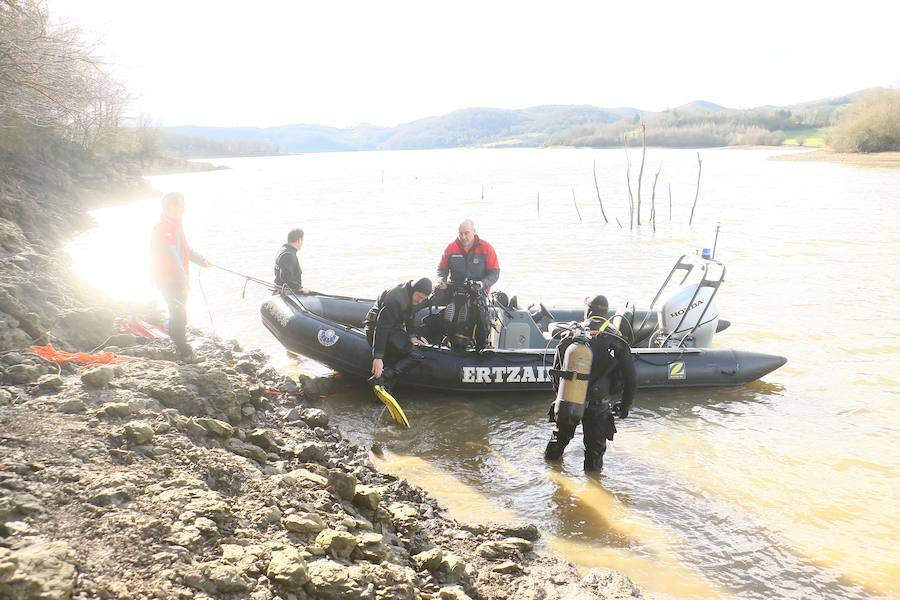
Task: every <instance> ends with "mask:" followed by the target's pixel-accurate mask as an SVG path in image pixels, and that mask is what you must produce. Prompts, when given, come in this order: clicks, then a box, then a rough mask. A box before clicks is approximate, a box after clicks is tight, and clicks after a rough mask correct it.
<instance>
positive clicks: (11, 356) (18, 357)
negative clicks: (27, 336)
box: [0, 340, 31, 365]
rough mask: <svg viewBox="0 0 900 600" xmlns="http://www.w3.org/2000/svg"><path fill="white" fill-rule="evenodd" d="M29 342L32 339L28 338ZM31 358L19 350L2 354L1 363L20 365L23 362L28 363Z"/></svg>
mask: <svg viewBox="0 0 900 600" xmlns="http://www.w3.org/2000/svg"><path fill="white" fill-rule="evenodd" d="M28 341H29V342H30V341H31V340H28ZM29 360H30V359H29V358H28V357H27V356H25V355H24V354H19V353H18V352H10V353H8V354H4V355H2V356H0V363H3V364H4V365H19V364H22V363H27V362H28V361H29Z"/></svg>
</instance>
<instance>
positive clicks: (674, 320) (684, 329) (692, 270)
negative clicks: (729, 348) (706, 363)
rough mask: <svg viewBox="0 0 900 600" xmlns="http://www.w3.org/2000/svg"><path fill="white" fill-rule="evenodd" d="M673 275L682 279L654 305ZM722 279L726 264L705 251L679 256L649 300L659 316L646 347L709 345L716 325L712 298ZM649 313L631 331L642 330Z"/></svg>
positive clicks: (668, 287)
mask: <svg viewBox="0 0 900 600" xmlns="http://www.w3.org/2000/svg"><path fill="white" fill-rule="evenodd" d="M676 275H678V276H681V281H680V282H679V283H677V284H675V285H677V286H678V287H677V288H676V289H675V290H674V291H672V292H671V293H669V295H668V296H666V297H665V298H664V300H663V301H662V303H661V304H657V301H659V300H660V298H661V297H662V296H663V292H666V291H668V290H670V289H671V288H670V286H669V284H670V282H672V280H673V278H674V277H676ZM689 277H690V279H691V280H690V281H689V280H688V278H689ZM723 281H725V265H723V264H722V263H720V262H718V261H715V260H712V259H710V258H706V256H705V253H704V256H688V255H683V256H681V257H680V258H679V259H678V260H677V261H676V262H675V266H674V267H672V270H671V271H670V272H669V276H668V277H666V280H665V281H664V282H663V284H662V285H661V286H660V288H659V291H658V292H656V296H655V297H654V298H653V302H651V303H650V311H653V310H654V309H656V310H657V311H658V318H657V328H656V330H655V331H654V332H653V334H652V335H650V339H649V346H650V347H657V348H659V347H662V348H681V347H694V348H707V347H709V346H710V345H712V338H713V335H714V334H715V333H716V329H717V328H718V325H719V309H718V308H717V307H716V303H715V297H716V293H717V292H718V291H719V287H720V286H721V285H722V282H723ZM657 307H658V308H657ZM649 314H651V313H649V312H648V315H647V316H645V317H644V319H643V321H641V324H640V326H638V327H637V328H636V329H635V330H634V331H641V330H643V328H644V325H645V324H646V322H647V320H648V317H649Z"/></svg>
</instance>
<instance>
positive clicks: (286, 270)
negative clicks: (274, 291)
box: [275, 229, 309, 294]
mask: <svg viewBox="0 0 900 600" xmlns="http://www.w3.org/2000/svg"><path fill="white" fill-rule="evenodd" d="M302 246H303V230H302V229H291V230H290V232H288V238H287V243H286V244H284V245H283V246H282V247H281V250H279V251H278V255H277V256H276V257H275V287H277V288H278V289H279V290H280V289H283V288H284V287H285V286H286V287H288V288H289V289H291V290H293V291H294V292H299V293H301V294H308V293H309V290H308V289H306V288H305V287H303V270H302V269H301V268H300V261H299V260H298V259H297V252H298V251H299V250H300V248H301V247H302Z"/></svg>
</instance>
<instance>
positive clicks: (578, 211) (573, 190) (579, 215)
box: [572, 188, 582, 223]
mask: <svg viewBox="0 0 900 600" xmlns="http://www.w3.org/2000/svg"><path fill="white" fill-rule="evenodd" d="M572 204H574V205H575V212H577V213H578V222H579V223H581V222H582V219H581V211H580V210H578V200H576V199H575V188H572Z"/></svg>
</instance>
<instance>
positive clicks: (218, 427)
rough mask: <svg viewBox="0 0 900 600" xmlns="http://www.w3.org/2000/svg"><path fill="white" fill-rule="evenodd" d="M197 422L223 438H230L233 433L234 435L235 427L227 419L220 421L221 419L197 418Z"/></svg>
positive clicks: (212, 433) (209, 431)
mask: <svg viewBox="0 0 900 600" xmlns="http://www.w3.org/2000/svg"><path fill="white" fill-rule="evenodd" d="M196 422H197V424H198V425H200V426H201V427H203V428H204V429H205V430H206V431H207V432H208V433H210V434H211V435H215V436H218V437H222V438H230V437H231V436H232V435H234V427H232V426H231V425H229V424H228V423H226V422H225V421H220V420H219V419H206V418H203V419H197V420H196Z"/></svg>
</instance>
